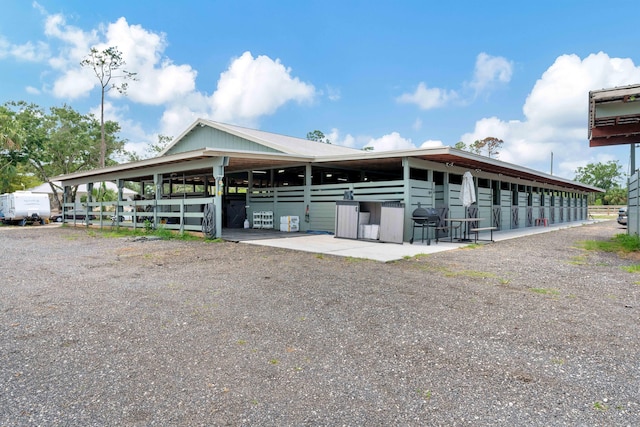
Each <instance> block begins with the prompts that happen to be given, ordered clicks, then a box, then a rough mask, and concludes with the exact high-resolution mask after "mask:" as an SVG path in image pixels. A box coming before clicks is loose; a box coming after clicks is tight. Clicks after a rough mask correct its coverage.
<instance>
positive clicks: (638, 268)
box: [622, 264, 640, 273]
mask: <svg viewBox="0 0 640 427" xmlns="http://www.w3.org/2000/svg"><path fill="white" fill-rule="evenodd" d="M622 269H623V270H624V271H628V272H629V273H640V264H633V265H628V266H626V267H622Z"/></svg>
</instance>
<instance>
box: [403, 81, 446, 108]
mask: <svg viewBox="0 0 640 427" xmlns="http://www.w3.org/2000/svg"><path fill="white" fill-rule="evenodd" d="M457 98H458V94H457V93H456V92H455V91H447V90H444V89H439V88H428V87H427V85H426V84H425V83H423V82H420V83H419V84H418V87H417V88H416V90H415V91H414V92H413V93H404V94H402V95H400V96H399V97H398V98H397V101H398V102H401V103H405V104H416V105H417V106H418V107H420V109H422V110H431V109H433V108H439V107H442V106H444V105H446V104H447V103H449V102H451V101H453V100H455V99H457Z"/></svg>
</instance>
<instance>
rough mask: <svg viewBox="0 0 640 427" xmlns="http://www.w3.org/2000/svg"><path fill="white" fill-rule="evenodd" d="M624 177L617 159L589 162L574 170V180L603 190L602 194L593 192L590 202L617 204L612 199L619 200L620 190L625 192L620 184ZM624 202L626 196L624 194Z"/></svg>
mask: <svg viewBox="0 0 640 427" xmlns="http://www.w3.org/2000/svg"><path fill="white" fill-rule="evenodd" d="M623 179H624V173H623V172H622V166H621V165H620V163H618V161H617V160H609V161H608V162H606V163H589V164H587V165H586V166H580V167H578V168H577V169H576V171H575V178H574V181H578V182H582V183H583V184H587V185H592V186H594V187H598V188H602V189H603V190H605V193H604V194H595V193H592V194H593V199H592V200H590V203H593V204H619V203H613V200H619V197H618V196H619V194H620V191H622V192H626V190H625V189H623V188H622V187H621V185H620V183H621V181H622V180H623ZM625 202H626V196H625Z"/></svg>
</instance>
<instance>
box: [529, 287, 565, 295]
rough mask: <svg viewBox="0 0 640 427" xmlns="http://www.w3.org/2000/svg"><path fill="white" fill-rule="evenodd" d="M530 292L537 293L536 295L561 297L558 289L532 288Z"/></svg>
mask: <svg viewBox="0 0 640 427" xmlns="http://www.w3.org/2000/svg"><path fill="white" fill-rule="evenodd" d="M529 290H530V291H531V292H535V293H536V294H541V295H560V291H559V290H557V289H548V288H531V289H529Z"/></svg>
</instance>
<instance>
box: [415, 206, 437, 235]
mask: <svg viewBox="0 0 640 427" xmlns="http://www.w3.org/2000/svg"><path fill="white" fill-rule="evenodd" d="M411 220H412V221H413V230H412V233H411V240H410V241H409V243H411V244H413V238H414V235H415V232H416V228H421V229H422V242H423V243H424V230H425V228H426V229H427V245H430V244H431V237H430V232H429V229H430V228H433V229H435V228H436V227H437V226H438V221H439V215H438V210H437V209H435V208H423V207H421V206H420V204H419V203H418V207H417V208H416V209H415V210H414V211H413V213H411Z"/></svg>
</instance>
